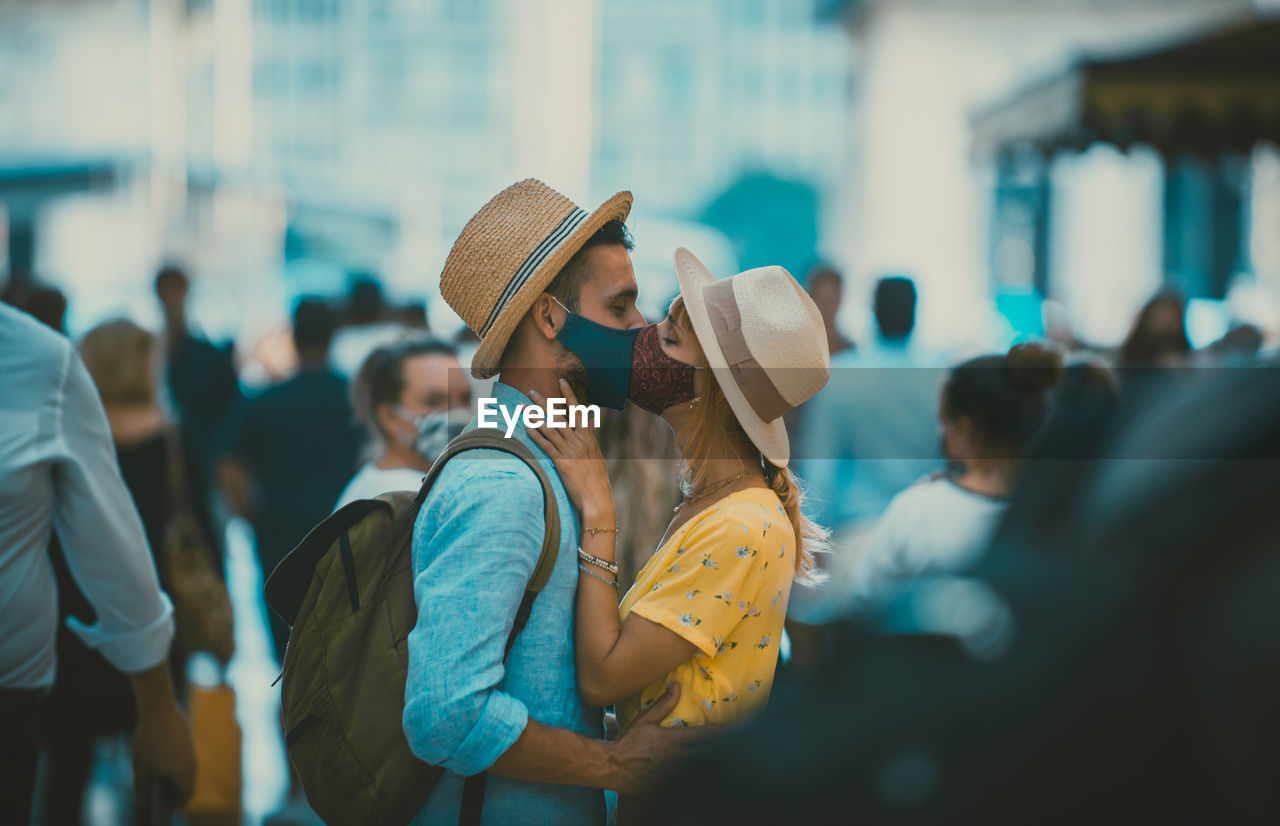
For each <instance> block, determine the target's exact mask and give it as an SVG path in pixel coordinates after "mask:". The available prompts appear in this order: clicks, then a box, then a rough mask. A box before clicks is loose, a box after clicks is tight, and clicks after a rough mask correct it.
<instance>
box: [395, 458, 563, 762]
mask: <svg viewBox="0 0 1280 826" xmlns="http://www.w3.org/2000/svg"><path fill="white" fill-rule="evenodd" d="M542 508H543V504H542V487H541V485H540V484H539V483H538V481H537V477H536V476H535V475H534V474H533V471H531V470H530V469H529V468H527V467H525V466H524V464H523V463H521V462H520V460H519V459H516V458H514V457H511V456H508V455H507V454H505V453H500V452H497V451H489V450H473V451H468V452H467V453H465V454H463V455H461V456H459V457H458V458H456V459H454V460H452V461H451V462H450V463H449V464H448V465H447V466H446V467H445V468H444V470H443V471H442V472H441V474H440V476H439V477H438V479H437V480H436V484H435V486H434V488H433V490H432V492H431V493H430V494H429V495H428V497H427V500H426V502H425V503H424V504H423V508H422V512H421V513H420V514H419V515H418V521H417V524H416V525H415V528H414V538H413V557H414V597H415V600H416V602H417V606H418V619H417V623H416V625H415V626H414V629H413V631H412V632H410V634H409V664H410V665H409V674H408V679H407V682H406V685H405V708H404V718H403V723H404V731H405V736H406V737H407V739H408V741H409V745H410V747H411V748H412V750H413V752H414V754H416V755H417V756H418V757H419V758H421V759H422V760H425V761H426V762H428V763H432V764H435V765H438V766H443V767H445V768H447V769H449V770H451V771H454V772H457V773H458V774H461V775H473V774H477V773H479V772H482V771H484V770H486V769H488V768H489V767H490V766H492V765H493V764H494V762H495V761H496V760H497V759H498V758H499V757H501V756H502V754H503V753H504V752H506V751H507V749H509V748H511V746H512V745H513V744H514V743H515V742H516V740H518V739H519V737H520V735H521V733H522V732H523V731H524V728H525V726H526V724H527V723H528V719H529V713H528V709H527V707H526V706H525V704H524V703H523V702H521V701H520V700H519V699H518V698H516V697H514V696H512V695H511V694H510V693H507V692H505V691H503V690H502V689H501V688H500V686H501V684H502V680H503V677H504V675H505V673H506V669H505V666H504V664H503V654H504V652H505V648H506V642H507V636H508V634H509V633H510V630H511V627H512V625H513V624H514V622H515V615H516V611H517V609H518V608H519V605H520V601H521V598H522V597H523V595H524V591H525V586H526V585H527V584H528V581H529V577H530V576H531V575H532V574H533V569H534V566H535V565H536V564H537V559H538V554H539V552H540V551H541V548H542V538H543V523H544V519H543V510H542ZM535 610H536V609H535Z"/></svg>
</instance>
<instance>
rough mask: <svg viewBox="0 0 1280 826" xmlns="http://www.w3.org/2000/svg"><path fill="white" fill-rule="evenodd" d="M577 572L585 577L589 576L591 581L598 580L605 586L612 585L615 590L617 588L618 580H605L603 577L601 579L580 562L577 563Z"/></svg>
mask: <svg viewBox="0 0 1280 826" xmlns="http://www.w3.org/2000/svg"><path fill="white" fill-rule="evenodd" d="M578 570H579V571H582V572H583V573H584V574H586V575H587V576H589V577H592V578H593V579H598V580H600V581H601V582H603V583H604V584H605V585H612V586H613V587H614V588H617V587H618V580H617V579H616V578H614V579H605V578H604V577H602V576H600V575H599V574H597V573H596V572H595V571H593V570H591V569H590V568H588V567H587V566H586V565H583V564H582V563H581V562H579V563H578Z"/></svg>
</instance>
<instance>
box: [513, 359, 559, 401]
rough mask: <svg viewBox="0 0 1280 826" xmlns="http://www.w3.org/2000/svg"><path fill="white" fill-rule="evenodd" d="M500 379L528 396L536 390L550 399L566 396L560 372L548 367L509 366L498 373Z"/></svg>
mask: <svg viewBox="0 0 1280 826" xmlns="http://www.w3.org/2000/svg"><path fill="white" fill-rule="evenodd" d="M498 381H500V382H502V383H503V384H505V385H507V386H508V387H512V388H515V389H516V390H519V391H520V392H521V393H523V394H525V395H526V396H528V395H529V391H530V390H536V391H538V392H539V393H541V394H542V395H543V396H544V397H545V398H548V399H561V398H564V390H562V389H561V388H560V376H559V374H557V373H556V371H555V370H552V369H549V368H546V367H509V368H507V369H505V370H503V371H502V372H501V373H499V374H498Z"/></svg>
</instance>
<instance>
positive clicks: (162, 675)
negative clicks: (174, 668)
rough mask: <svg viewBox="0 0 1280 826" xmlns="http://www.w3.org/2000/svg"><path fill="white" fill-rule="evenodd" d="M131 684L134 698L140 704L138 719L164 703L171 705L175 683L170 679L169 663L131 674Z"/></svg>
mask: <svg viewBox="0 0 1280 826" xmlns="http://www.w3.org/2000/svg"><path fill="white" fill-rule="evenodd" d="M128 676H129V682H130V683H132V684H133V697H134V700H136V701H137V704H138V717H139V719H141V718H142V717H143V716H144V715H145V714H146V713H147V712H148V711H149V710H151V709H154V708H156V707H158V706H160V705H161V704H162V703H171V702H173V701H174V697H173V682H172V680H170V679H169V661H168V660H164V661H162V662H160V663H158V664H157V665H154V666H152V667H151V668H148V669H147V670H146V671H139V672H137V673H136V674H130V675H128Z"/></svg>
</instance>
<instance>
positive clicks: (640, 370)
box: [627, 324, 698, 416]
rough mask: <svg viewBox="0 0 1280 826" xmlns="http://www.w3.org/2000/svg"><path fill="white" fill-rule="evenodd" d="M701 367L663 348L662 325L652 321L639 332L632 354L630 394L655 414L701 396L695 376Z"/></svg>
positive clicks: (640, 406)
mask: <svg viewBox="0 0 1280 826" xmlns="http://www.w3.org/2000/svg"><path fill="white" fill-rule="evenodd" d="M697 371H698V368H696V367H694V366H693V365H692V364H685V363H684V362H683V361H680V360H679V359H675V358H672V357H671V356H669V355H667V354H666V353H665V352H663V350H662V342H661V341H660V340H659V338H658V325H657V324H650V325H649V326H648V327H645V328H644V329H643V330H641V331H640V333H639V335H637V336H636V344H635V349H634V350H633V351H632V354H631V389H630V390H629V391H628V393H627V398H629V399H631V401H632V402H633V403H634V404H635V405H636V407H639V408H640V409H641V410H647V411H648V412H650V413H653V414H654V415H655V416H657V415H661V414H662V411H664V410H666V409H667V408H668V407H673V406H675V405H677V404H682V403H684V402H690V401H693V400H694V399H696V398H697V397H698V392H697V390H695V389H694V380H693V377H694V375H695V374H696V373H697Z"/></svg>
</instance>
